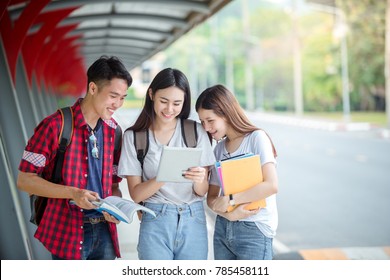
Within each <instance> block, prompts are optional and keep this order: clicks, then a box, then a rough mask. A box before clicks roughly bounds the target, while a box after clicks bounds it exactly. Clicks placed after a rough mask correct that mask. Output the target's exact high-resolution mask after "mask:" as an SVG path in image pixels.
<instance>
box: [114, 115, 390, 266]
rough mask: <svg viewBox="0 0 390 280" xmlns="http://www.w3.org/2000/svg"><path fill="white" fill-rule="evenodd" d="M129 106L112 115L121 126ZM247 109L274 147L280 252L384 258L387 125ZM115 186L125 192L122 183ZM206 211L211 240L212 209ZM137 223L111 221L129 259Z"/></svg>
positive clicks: (389, 236)
mask: <svg viewBox="0 0 390 280" xmlns="http://www.w3.org/2000/svg"><path fill="white" fill-rule="evenodd" d="M137 113H138V112H135V111H128V110H122V112H121V114H120V115H119V114H118V116H117V119H118V120H119V122H120V123H121V125H122V127H127V126H128V125H130V124H131V123H132V122H133V121H134V117H135V116H136V114H137ZM249 116H250V118H251V119H252V120H253V121H254V122H255V123H256V124H257V125H259V126H260V127H262V128H264V129H265V130H266V131H267V132H269V134H270V135H271V136H272V138H273V140H274V142H275V145H276V147H277V149H278V152H279V157H278V174H279V179H280V191H279V194H278V208H279V228H278V233H277V237H276V239H275V250H276V253H277V254H278V255H279V256H280V258H283V256H288V257H287V258H306V259H308V258H320V256H322V257H323V258H333V259H338V258H340V259H342V258H358V259H386V258H387V259H389V258H390V249H389V246H390V219H388V214H387V213H390V203H389V202H390V201H389V200H390V176H389V175H388V173H387V171H388V170H390V157H389V155H390V139H389V138H386V135H387V134H386V133H388V132H387V131H386V130H382V129H376V128H372V127H370V126H369V125H368V124H353V125H349V126H346V125H343V124H337V123H329V122H318V121H312V120H310V121H308V120H302V119H297V118H285V117H279V116H270V115H265V114H258V113H256V114H254V113H251V114H249ZM121 188H122V192H123V193H124V195H125V196H128V191H127V186H126V184H125V183H122V184H121ZM207 216H208V226H209V237H210V240H212V239H211V237H212V230H213V220H214V215H212V213H210V212H209V211H208V213H207ZM138 229H139V222H138V221H134V222H133V224H131V225H127V224H121V225H120V226H119V234H120V243H121V248H122V252H123V253H124V254H123V258H124V259H137V254H136V244H137V240H138ZM210 245H211V244H210ZM209 248H210V254H209V258H210V259H212V248H211V246H209ZM333 248H336V249H333ZM282 253H285V255H282Z"/></svg>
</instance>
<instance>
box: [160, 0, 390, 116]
mask: <svg viewBox="0 0 390 280" xmlns="http://www.w3.org/2000/svg"><path fill="white" fill-rule="evenodd" d="M291 3H292V1H284V5H276V4H273V3H271V2H270V1H265V0H262V1H259V0H248V1H247V5H248V11H249V15H250V19H249V20H250V27H249V30H248V31H249V33H250V36H249V37H246V36H245V30H244V28H243V18H242V15H243V11H242V10H243V5H242V0H237V1H233V2H232V3H231V4H230V5H228V6H227V7H225V8H224V9H223V10H221V11H220V12H219V13H217V14H216V15H214V16H213V17H212V18H210V19H209V20H208V21H206V22H205V23H204V24H202V25H200V26H198V27H196V28H195V29H193V30H192V31H191V32H190V33H188V34H186V35H185V36H183V37H182V38H181V39H180V40H178V41H177V42H176V43H175V44H173V45H172V46H171V47H170V48H168V49H167V50H166V51H165V55H166V57H167V60H166V62H165V67H167V66H169V67H176V68H178V69H181V70H182V71H183V72H185V73H186V74H187V76H188V77H189V79H190V83H191V89H192V92H193V96H194V97H196V96H197V95H198V94H200V92H201V91H203V90H204V89H205V88H206V87H209V86H212V85H214V84H216V83H222V84H225V85H227V86H228V87H229V88H230V89H231V90H232V91H233V92H234V93H235V94H236V96H237V98H238V100H239V102H240V103H241V104H242V105H243V106H244V107H246V93H247V92H246V88H247V87H246V84H245V83H246V80H245V75H246V72H245V66H246V65H247V64H248V60H247V54H249V58H250V59H249V62H250V64H251V69H252V73H253V85H252V86H253V89H254V92H255V104H256V106H255V108H257V109H261V110H287V111H293V110H294V83H293V52H292V44H293V37H292V34H293V32H292V28H293V27H292V26H293V25H292V17H291ZM336 3H337V4H338V5H339V7H340V8H341V9H343V10H344V11H345V12H346V19H347V24H348V27H349V29H348V33H347V39H348V54H349V59H348V61H349V64H348V68H349V78H350V80H349V82H350V90H351V95H350V98H351V100H350V102H351V109H352V110H381V111H383V110H384V108H385V107H384V28H385V22H384V20H385V5H386V1H374V0H361V1H354V0H338V1H336ZM298 12H299V19H298V23H299V31H300V32H299V39H300V43H301V46H302V49H301V54H302V60H301V61H302V79H303V81H302V87H303V95H304V110H305V111H307V112H315V111H317V112H319V111H327V112H333V111H341V110H342V81H341V56H340V41H338V40H337V39H336V38H335V36H334V29H335V26H336V18H335V16H334V15H331V14H327V13H321V12H318V11H313V10H310V7H309V6H304V7H300V8H299V11H298Z"/></svg>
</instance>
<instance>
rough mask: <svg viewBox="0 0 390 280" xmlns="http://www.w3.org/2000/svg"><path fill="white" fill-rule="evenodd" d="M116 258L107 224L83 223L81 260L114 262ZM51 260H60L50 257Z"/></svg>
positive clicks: (53, 256)
mask: <svg viewBox="0 0 390 280" xmlns="http://www.w3.org/2000/svg"><path fill="white" fill-rule="evenodd" d="M115 258H116V255H115V250H114V246H113V244H112V240H111V235H110V231H109V229H108V224H107V223H98V224H90V223H84V241H83V255H82V259H83V260H114V259H115ZM52 259H53V260H61V258H59V257H57V256H55V255H52Z"/></svg>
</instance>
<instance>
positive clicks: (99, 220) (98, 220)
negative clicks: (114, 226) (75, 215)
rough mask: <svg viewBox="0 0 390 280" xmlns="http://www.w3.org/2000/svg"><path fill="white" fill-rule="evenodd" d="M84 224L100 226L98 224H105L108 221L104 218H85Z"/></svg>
mask: <svg viewBox="0 0 390 280" xmlns="http://www.w3.org/2000/svg"><path fill="white" fill-rule="evenodd" d="M83 221H84V224H85V223H88V224H93V225H94V224H98V223H105V222H106V219H105V218H104V217H84V218H83Z"/></svg>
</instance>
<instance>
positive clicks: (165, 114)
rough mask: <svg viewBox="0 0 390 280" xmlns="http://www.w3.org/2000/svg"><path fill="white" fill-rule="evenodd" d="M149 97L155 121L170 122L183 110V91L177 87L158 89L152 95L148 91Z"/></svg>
mask: <svg viewBox="0 0 390 280" xmlns="http://www.w3.org/2000/svg"><path fill="white" fill-rule="evenodd" d="M149 97H150V98H151V99H152V100H153V109H154V112H155V114H156V121H161V122H162V123H168V122H171V121H173V120H175V118H176V117H177V116H178V115H179V114H180V112H181V110H182V109H183V103H184V91H182V90H181V89H179V88H177V87H168V88H164V89H159V90H157V91H156V93H155V94H154V95H153V94H152V92H151V90H150V91H149Z"/></svg>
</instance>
